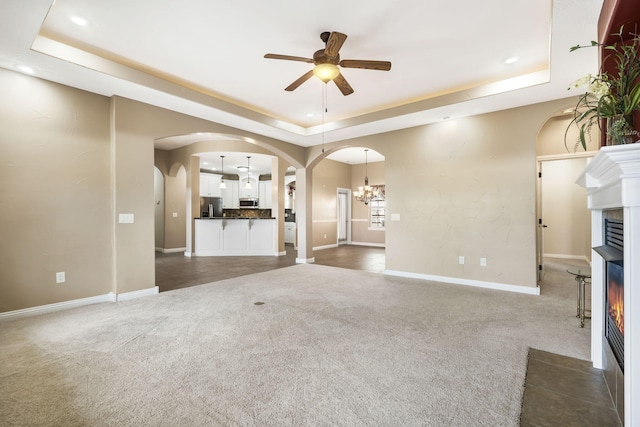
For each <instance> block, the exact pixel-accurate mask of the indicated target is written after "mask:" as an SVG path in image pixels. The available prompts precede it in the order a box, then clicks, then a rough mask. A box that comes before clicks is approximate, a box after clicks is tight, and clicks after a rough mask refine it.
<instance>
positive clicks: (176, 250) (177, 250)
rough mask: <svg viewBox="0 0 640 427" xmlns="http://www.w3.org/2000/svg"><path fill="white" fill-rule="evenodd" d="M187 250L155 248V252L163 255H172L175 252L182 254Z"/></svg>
mask: <svg viewBox="0 0 640 427" xmlns="http://www.w3.org/2000/svg"><path fill="white" fill-rule="evenodd" d="M186 250H187V248H168V249H167V248H156V252H160V253H163V254H174V253H176V252H184V251H186Z"/></svg>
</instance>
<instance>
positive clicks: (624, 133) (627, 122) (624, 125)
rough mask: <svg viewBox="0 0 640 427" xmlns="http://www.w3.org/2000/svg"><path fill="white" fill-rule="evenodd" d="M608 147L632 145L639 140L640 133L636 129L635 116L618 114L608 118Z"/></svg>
mask: <svg viewBox="0 0 640 427" xmlns="http://www.w3.org/2000/svg"><path fill="white" fill-rule="evenodd" d="M606 132H607V139H606V144H607V145H621V144H632V143H634V142H637V141H638V139H639V135H638V131H637V130H635V129H634V117H633V114H628V115H623V114H618V115H616V116H613V117H608V118H607V130H606Z"/></svg>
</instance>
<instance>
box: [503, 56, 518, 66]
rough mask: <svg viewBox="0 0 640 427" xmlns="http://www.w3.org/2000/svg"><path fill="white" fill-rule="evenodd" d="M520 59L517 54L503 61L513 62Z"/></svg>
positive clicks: (506, 62)
mask: <svg viewBox="0 0 640 427" xmlns="http://www.w3.org/2000/svg"><path fill="white" fill-rule="evenodd" d="M519 59H520V57H518V56H512V57H511V58H508V59H507V60H506V61H504V63H505V64H513V63H515V62H518V60H519Z"/></svg>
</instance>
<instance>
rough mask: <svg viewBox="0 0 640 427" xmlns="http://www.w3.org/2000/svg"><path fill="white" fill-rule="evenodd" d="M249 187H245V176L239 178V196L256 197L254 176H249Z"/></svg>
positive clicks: (256, 183) (256, 189)
mask: <svg viewBox="0 0 640 427" xmlns="http://www.w3.org/2000/svg"><path fill="white" fill-rule="evenodd" d="M249 182H250V183H251V188H247V178H242V179H241V180H240V198H245V197H253V198H256V197H258V181H257V180H256V179H255V178H249Z"/></svg>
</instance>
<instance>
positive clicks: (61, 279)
mask: <svg viewBox="0 0 640 427" xmlns="http://www.w3.org/2000/svg"><path fill="white" fill-rule="evenodd" d="M65 280H66V278H65V274H64V271H58V272H57V273H56V283H64V282H65Z"/></svg>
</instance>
